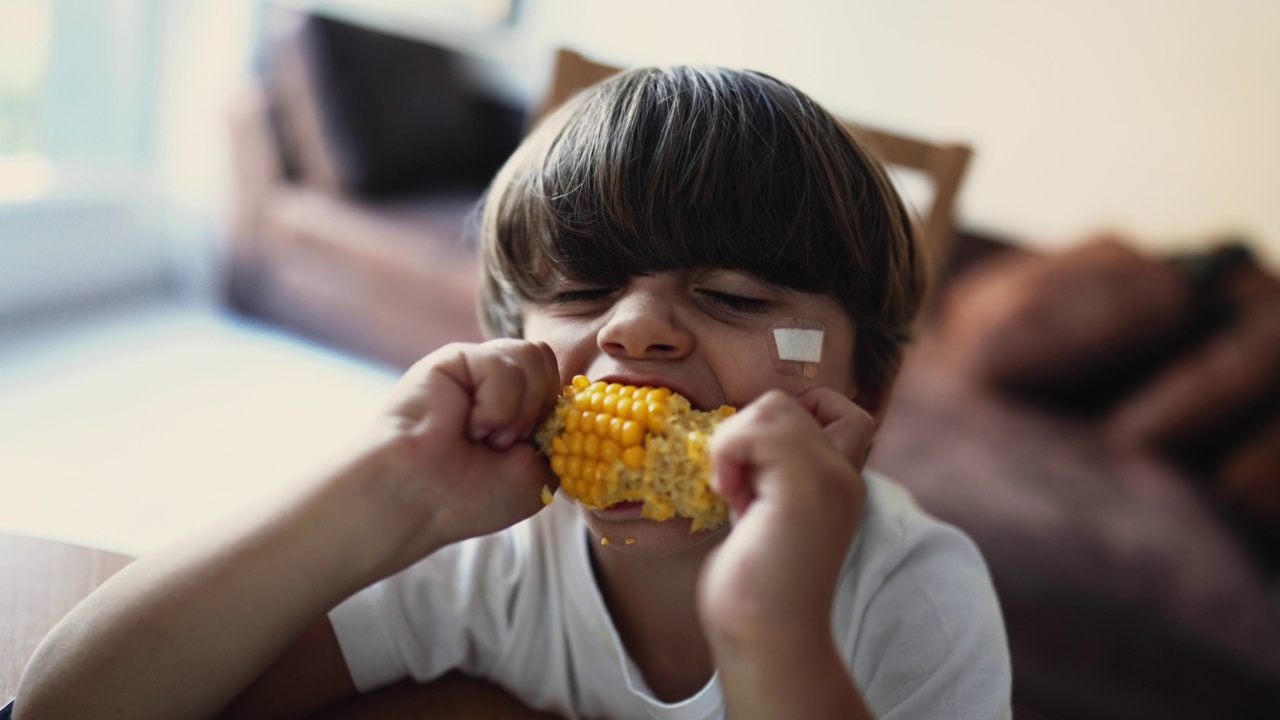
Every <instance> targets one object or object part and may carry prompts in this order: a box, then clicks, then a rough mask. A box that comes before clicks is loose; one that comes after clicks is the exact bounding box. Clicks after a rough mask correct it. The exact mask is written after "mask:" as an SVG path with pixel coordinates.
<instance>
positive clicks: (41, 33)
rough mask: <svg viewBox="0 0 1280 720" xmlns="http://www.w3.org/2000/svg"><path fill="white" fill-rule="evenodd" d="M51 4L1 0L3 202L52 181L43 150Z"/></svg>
mask: <svg viewBox="0 0 1280 720" xmlns="http://www.w3.org/2000/svg"><path fill="white" fill-rule="evenodd" d="M51 5H52V3H51V0H0V48H3V52H0V202H3V201H6V200H18V199H29V198H32V197H38V196H40V195H42V194H44V193H46V192H48V191H49V189H50V187H51V186H52V183H53V172H52V169H51V168H50V165H49V162H48V160H47V159H45V157H44V156H43V154H42V153H43V151H44V137H43V131H42V130H43V122H42V119H43V118H42V116H43V111H44V102H43V101H44V97H43V94H44V87H45V78H46V74H47V71H48V67H49V49H50V45H51V39H52V28H53V9H52V7H51Z"/></svg>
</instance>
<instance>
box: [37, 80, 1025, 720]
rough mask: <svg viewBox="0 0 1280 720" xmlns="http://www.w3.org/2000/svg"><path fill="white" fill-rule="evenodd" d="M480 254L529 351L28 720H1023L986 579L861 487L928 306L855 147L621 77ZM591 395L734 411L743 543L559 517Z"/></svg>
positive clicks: (500, 366) (545, 162)
mask: <svg viewBox="0 0 1280 720" xmlns="http://www.w3.org/2000/svg"><path fill="white" fill-rule="evenodd" d="M481 232H482V241H483V261H484V262H483V264H484V272H485V286H484V288H485V289H484V297H483V311H484V317H485V320H486V322H487V324H488V325H489V327H490V329H491V331H493V332H494V334H497V335H501V336H507V337H508V338H510V339H504V340H495V341H491V342H489V343H484V344H481V345H452V346H448V347H446V348H443V349H441V350H439V351H437V352H435V353H432V354H431V355H429V356H428V357H427V358H424V359H423V360H422V361H421V362H419V363H418V364H417V365H416V366H415V367H414V368H413V369H411V370H410V371H409V372H408V373H407V374H406V376H405V378H404V379H403V380H402V381H401V383H400V384H399V385H398V386H397V389H396V391H395V393H394V398H393V400H392V402H391V403H390V404H389V406H388V408H387V410H386V412H385V413H384V415H383V416H382V417H381V418H380V419H379V420H378V421H377V422H376V423H375V425H374V427H373V428H372V429H371V430H370V432H369V434H368V435H367V436H366V437H364V438H362V439H361V440H360V441H359V442H358V443H356V444H355V445H354V446H353V447H352V448H351V449H348V450H347V451H345V452H342V453H340V454H339V455H338V456H337V457H336V458H335V460H334V461H333V462H332V463H331V465H330V466H329V467H328V468H326V469H324V470H322V471H320V472H318V473H316V475H315V476H314V477H312V478H309V479H307V480H305V481H303V482H301V483H299V484H298V485H296V486H295V487H292V488H290V489H288V490H287V491H285V492H283V493H281V494H280V495H279V496H277V497H276V498H275V499H274V500H273V501H271V502H268V503H266V504H265V505H264V506H263V507H261V508H258V509H255V510H253V511H252V512H249V513H246V514H245V515H244V516H242V517H239V518H235V519H234V520H232V521H229V522H228V523H226V524H224V525H221V526H219V527H216V528H211V529H209V530H206V531H204V532H202V533H201V534H199V535H197V536H195V537H193V538H192V539H190V540H187V541H185V542H183V543H181V544H179V545H177V546H175V547H173V548H170V549H168V550H166V551H163V552H161V553H157V554H156V555H154V556H150V557H147V558H143V559H142V560H139V561H138V562H137V563H135V564H134V565H132V566H130V567H129V568H127V569H126V570H125V571H123V572H121V573H120V574H119V575H118V576H117V577H116V578H113V580H112V581H111V582H109V583H108V584H106V585H104V586H103V588H101V589H100V590H99V591H98V592H97V593H95V594H94V595H93V596H92V597H91V598H90V599H89V600H87V601H86V602H85V603H84V604H83V605H82V606H81V607H80V608H79V609H77V610H76V611H75V612H73V613H72V615H70V616H69V617H68V619H67V620H66V621H64V622H63V623H62V624H61V625H60V626H59V628H57V629H56V630H55V631H54V632H53V633H52V634H51V635H50V638H49V639H48V640H47V641H46V643H45V644H44V645H43V646H42V648H41V650H40V651H39V652H38V653H37V656H36V657H35V658H34V659H33V661H32V663H31V666H30V667H29V669H28V671H27V674H26V676H25V677H24V682H23V685H22V687H21V688H20V691H19V697H18V704H17V706H16V709H17V711H18V713H19V715H18V717H19V718H24V719H26V718H38V717H87V716H90V715H91V714H93V711H99V712H101V711H103V710H104V709H110V710H112V711H118V713H119V717H166V718H176V717H200V716H210V715H214V714H216V713H217V712H219V711H220V710H224V709H225V708H227V705H228V703H229V702H232V701H233V699H235V698H237V696H239V698H240V699H239V700H238V701H236V704H234V705H233V706H232V707H231V709H227V710H225V713H226V714H227V715H228V716H248V715H249V714H250V712H251V710H252V708H253V707H254V706H255V705H258V704H265V705H268V706H270V707H271V708H272V711H273V712H276V711H278V713H279V714H280V715H283V716H300V715H304V714H306V713H308V712H312V711H314V710H317V709H319V708H322V707H325V706H327V705H329V704H331V703H333V702H335V701H337V700H339V699H341V698H342V697H344V696H346V695H348V694H350V693H351V692H352V691H353V690H354V689H355V688H359V689H360V690H368V689H371V688H374V687H377V686H379V685H382V684H385V683H389V682H392V681H395V680H398V679H401V678H403V677H407V676H412V677H414V678H416V679H419V680H427V679H430V678H433V677H436V676H438V675H440V674H442V673H444V672H446V671H449V670H453V669H461V670H464V671H466V672H469V673H472V674H476V675H480V676H482V677H486V678H489V679H491V680H493V681H494V682H496V683H497V684H499V685H501V686H503V687H505V688H506V689H507V690H508V691H509V692H511V693H512V694H514V695H515V696H516V697H517V698H519V699H520V700H521V701H523V702H524V703H525V704H527V705H529V706H530V707H533V708H537V709H540V710H545V711H549V712H553V713H556V714H560V715H565V716H571V717H592V718H594V717H663V718H710V717H723V716H726V715H728V716H731V717H733V718H735V720H740V719H741V718H752V717H760V718H779V717H805V718H815V717H841V718H849V717H853V718H860V717H861V718H867V717H918V718H947V717H951V718H964V719H965V720H969V719H971V718H997V717H1005V716H1007V714H1008V711H1009V684H1010V677H1009V665H1008V654H1007V648H1006V643H1005V638H1004V631H1003V626H1002V624H1001V619H1000V615H999V610H998V607H997V604H996V600H995V597H994V593H993V591H992V588H991V585H990V580H989V578H988V576H987V573H986V569H985V566H984V565H983V563H982V560H981V558H980V557H979V555H978V554H977V552H976V550H975V549H974V548H973V546H972V544H971V543H969V542H968V540H967V539H966V538H964V537H963V536H962V535H961V534H960V533H958V532H957V531H955V530H954V529H951V528H947V527H945V526H942V525H940V524H938V523H936V522H934V521H932V520H930V519H929V518H927V517H926V516H924V515H923V514H922V513H921V512H920V511H919V510H918V509H916V508H915V507H914V505H913V504H912V503H911V501H910V499H909V498H908V497H907V496H906V495H905V493H904V492H903V491H902V490H901V489H899V488H897V487H896V486H894V485H893V484H892V483H890V482H889V481H887V480H884V479H882V478H878V477H876V476H875V475H873V474H870V473H867V474H863V473H861V468H862V463H863V461H864V459H865V457H866V453H867V448H868V445H869V443H870V438H871V435H872V433H873V430H874V426H875V423H876V421H877V419H878V418H879V417H880V415H881V414H882V413H883V411H884V408H885V405H886V401H887V397H888V394H889V390H890V388H891V386H892V382H893V378H894V374H895V372H896V368H897V365H898V361H899V357H900V347H901V344H902V342H903V341H904V340H905V338H906V335H907V332H908V329H909V326H910V323H911V321H912V319H913V317H914V315H915V312H916V310H917V307H918V305H919V302H920V296H921V292H922V286H923V280H922V270H921V260H920V258H919V256H918V254H917V250H916V248H915V247H914V239H913V235H912V232H911V229H910V224H909V222H908V219H907V214H906V212H905V211H904V209H903V206H902V204H901V202H900V201H899V199H898V198H897V196H896V194H895V193H894V191H893V190H892V188H891V186H890V185H889V183H888V182H887V181H886V179H885V177H884V175H883V173H882V171H881V170H880V169H879V168H878V167H877V166H876V164H875V163H874V162H873V161H872V160H871V159H870V158H869V157H868V156H867V155H866V154H865V153H864V151H863V150H861V149H860V147H859V146H858V145H857V143H856V142H854V141H853V140H852V139H851V138H850V137H849V136H848V135H847V133H846V132H845V131H844V130H843V129H842V128H841V126H840V125H839V123H838V122H837V121H836V120H834V119H833V118H832V117H831V116H830V115H828V114H827V113H826V112H825V111H824V110H822V109H821V108H819V107H818V106H817V105H816V104H814V103H813V102H812V101H811V100H810V99H808V98H807V97H805V96H804V95H803V94H801V93H799V92H798V91H796V90H795V89H794V88H791V87H790V86H788V85H785V84H783V83H780V82H778V81H776V80H774V79H772V78H769V77H767V76H764V75H760V74H755V73H747V72H734V71H727V70H716V69H712V70H700V69H691V68H672V69H645V70H637V71H633V72H629V73H624V74H622V75H620V76H617V77H615V78H613V79H610V80H608V81H606V82H604V83H602V84H600V85H599V86H597V87H595V88H593V89H592V90H590V91H588V92H587V93H585V94H583V95H580V96H579V97H577V98H575V99H574V100H573V101H571V102H570V103H568V104H567V105H566V106H565V107H563V108H562V109H560V110H559V111H557V112H556V113H555V114H554V115H553V116H552V117H550V118H549V119H548V120H547V121H546V122H545V123H543V124H542V125H541V126H540V127H539V128H538V129H536V130H535V131H534V132H533V133H532V134H531V135H530V137H529V138H528V139H527V140H526V142H525V143H524V144H523V145H522V146H521V148H520V149H519V150H517V152H516V154H515V155H514V156H513V157H512V159H511V160H510V161H509V162H508V163H507V165H506V166H505V167H504V168H503V169H502V171H500V172H499V174H498V176H497V177H496V178H495V180H494V183H493V185H492V186H491V188H490V190H489V193H488V195H487V198H486V205H485V209H484V219H483V227H482V230H481ZM778 327H801V328H803V329H807V330H814V331H817V332H818V333H819V335H818V337H820V338H821V347H820V350H821V354H820V356H816V355H815V356H806V357H804V358H802V359H801V360H800V361H798V362H797V361H795V360H793V359H791V358H790V356H788V355H786V354H785V353H783V352H782V347H781V345H780V344H779V343H778V341H777V339H776V338H777V337H778V336H777V335H776V334H774V333H773V330H775V329H777V328H778ZM579 374H582V375H587V376H588V377H590V378H591V379H593V380H606V381H609V382H619V383H623V384H633V385H654V386H659V385H660V386H666V387H670V388H672V389H673V390H675V391H676V392H679V393H681V394H683V395H685V396H686V397H688V398H689V399H690V400H691V402H692V403H693V404H694V406H695V407H698V408H703V409H706V408H713V407H716V406H718V405H720V404H729V405H733V406H736V407H738V408H740V411H739V412H738V413H737V414H736V415H735V416H734V417H732V418H730V419H729V420H727V421H726V422H725V423H724V424H723V425H722V426H721V428H720V429H719V430H717V432H716V433H715V435H714V436H713V440H712V462H713V466H714V478H713V481H712V483H713V487H714V488H715V489H716V490H717V491H718V492H720V493H721V494H722V495H723V496H724V497H725V498H726V499H727V500H728V502H729V505H730V507H731V516H732V522H731V523H730V524H728V525H725V526H722V527H719V528H717V529H714V530H706V531H698V532H691V527H690V524H689V522H688V520H687V519H682V518H679V517H677V518H675V519H672V520H668V521H666V522H655V521H653V520H649V519H647V518H645V517H643V516H641V515H640V513H639V511H638V510H637V509H636V508H635V507H634V506H629V505H626V504H621V505H617V506H613V507H610V508H606V509H603V510H591V509H587V508H584V507H581V506H578V505H577V504H576V503H573V502H572V501H571V500H569V499H568V498H565V497H564V496H563V493H561V494H560V497H558V498H557V499H556V501H555V502H554V503H552V504H551V506H550V507H549V508H546V509H543V504H542V502H541V500H540V491H541V489H542V488H543V486H544V485H549V486H551V487H555V478H554V476H552V475H551V473H550V471H549V470H548V467H547V463H546V461H545V459H543V458H541V457H540V456H538V455H537V453H536V452H535V451H534V449H533V448H532V446H531V445H530V444H529V443H528V442H526V440H527V439H528V438H529V437H530V436H531V435H532V433H533V432H534V430H535V429H536V428H537V427H538V425H539V424H540V423H541V422H542V421H543V420H544V419H545V418H546V417H547V416H548V415H549V413H550V412H551V409H552V407H553V405H554V403H555V401H556V397H557V395H558V392H559V390H560V388H561V387H562V385H564V384H565V383H567V382H568V381H569V379H570V378H572V377H573V376H575V375H579ZM604 538H614V539H615V540H617V539H620V538H626V539H627V541H626V542H616V541H615V542H611V543H609V544H602V540H603V539H604ZM335 606H336V607H335ZM255 680H256V683H255V684H254V686H253V687H251V688H249V690H247V691H246V689H245V688H246V687H248V686H250V684H251V683H254V682H255ZM23 713H27V714H23ZM103 714H108V713H103Z"/></svg>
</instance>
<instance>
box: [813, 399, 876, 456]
mask: <svg viewBox="0 0 1280 720" xmlns="http://www.w3.org/2000/svg"><path fill="white" fill-rule="evenodd" d="M796 402H798V403H799V404H800V406H801V407H803V408H804V409H805V410H808V411H809V414H811V415H812V416H813V417H814V419H816V420H817V421H818V424H819V425H821V426H822V429H823V431H824V432H825V433H826V434H827V438H828V439H830V440H831V443H832V444H833V445H835V447H836V450H838V451H839V452H840V454H841V455H842V456H844V458H845V459H847V460H848V461H849V462H850V463H852V464H853V466H854V467H856V468H858V469H859V470H861V469H862V467H863V465H865V464H866V461H867V453H868V452H870V449H871V439H872V437H873V436H874V435H875V418H873V417H872V416H871V414H870V413H868V412H867V411H866V409H865V408H863V407H862V406H861V405H858V404H857V403H855V402H854V401H853V400H851V399H850V398H848V397H845V396H844V395H841V394H840V393H838V392H836V391H835V390H832V389H830V388H826V387H813V388H809V389H808V390H805V391H804V392H802V393H800V394H799V395H797V396H796Z"/></svg>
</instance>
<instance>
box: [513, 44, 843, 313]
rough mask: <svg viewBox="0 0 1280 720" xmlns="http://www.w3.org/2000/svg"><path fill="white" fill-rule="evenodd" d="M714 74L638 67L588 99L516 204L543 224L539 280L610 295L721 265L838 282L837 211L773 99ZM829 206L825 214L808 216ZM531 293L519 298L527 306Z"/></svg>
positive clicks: (816, 282) (804, 285)
mask: <svg viewBox="0 0 1280 720" xmlns="http://www.w3.org/2000/svg"><path fill="white" fill-rule="evenodd" d="M737 77H738V76H737V75H735V74H728V73H724V72H721V71H717V70H702V69H697V68H676V69H673V70H670V71H656V70H642V71H637V72H633V73H630V74H626V75H623V76H621V77H619V78H618V79H617V80H616V81H615V82H613V83H609V84H606V85H605V86H602V87H601V88H599V89H598V90H597V92H596V96H595V97H593V98H591V99H590V101H589V102H586V103H584V104H582V105H580V106H579V107H577V108H576V109H575V112H576V114H577V115H578V116H579V117H576V118H574V119H573V120H571V121H570V122H568V123H567V125H566V126H565V130H564V132H563V133H561V134H560V136H559V137H557V138H556V139H555V140H554V141H553V142H552V144H551V146H550V148H549V149H548V151H547V152H546V154H545V155H544V156H543V158H542V161H541V164H540V167H537V168H536V169H535V168H529V170H530V171H531V172H535V173H536V180H537V182H536V184H537V192H536V193H533V194H530V195H528V196H526V198H525V201H526V202H528V203H530V204H531V205H533V206H535V207H531V208H529V213H528V214H532V215H534V216H537V217H538V218H539V219H540V221H541V222H539V223H538V225H539V226H540V232H539V233H538V234H539V235H541V237H537V238H530V239H531V240H534V241H535V242H534V244H536V245H538V246H539V250H538V252H537V255H538V257H539V258H540V262H539V265H540V266H541V267H539V270H540V271H541V272H537V273H528V274H524V275H525V277H526V278H529V279H531V280H533V281H534V282H536V283H538V284H545V282H546V280H547V279H548V278H549V277H551V276H556V275H558V276H563V277H567V278H570V279H573V280H576V281H584V282H600V283H604V284H620V283H622V282H625V281H626V280H627V279H628V278H631V277H634V276H637V275H641V274H645V273H651V272H658V271H662V270H669V269H676V268H693V267H723V268H728V269H734V270H742V271H745V272H750V273H752V274H755V275H757V276H759V277H762V278H764V279H766V280H768V281H770V282H774V283H777V284H779V285H784V286H786V287H790V288H793V289H797V290H801V291H806V292H829V291H830V290H831V289H832V288H833V287H834V286H835V285H836V283H837V282H840V281H842V280H847V279H848V272H849V270H850V265H849V264H842V265H843V267H842V266H841V265H840V264H838V265H833V264H832V263H831V259H832V258H840V257H844V256H847V255H848V243H847V242H846V240H845V234H844V233H845V230H846V229H845V228H842V227H841V224H842V223H841V222H840V221H839V219H838V218H836V217H834V216H833V214H834V212H835V211H836V207H837V206H838V205H839V203H837V202H835V201H834V200H833V199H831V198H822V197H820V196H821V195H822V194H823V193H824V189H825V188H826V187H828V185H829V182H828V181H827V179H826V178H823V177H815V176H814V174H813V173H806V172H804V171H803V170H804V169H805V168H811V167H812V166H813V165H814V163H813V162H812V161H811V159H812V158H813V157H820V153H819V152H817V150H818V149H817V148H812V147H807V146H806V143H805V141H806V140H812V139H813V138H812V136H810V137H806V136H804V135H803V134H801V133H798V132H797V129H798V128H796V127H795V126H793V125H791V124H789V123H786V122H785V120H784V118H785V116H780V114H779V113H777V112H774V111H773V107H772V106H774V105H776V104H777V103H778V102H780V101H789V102H791V103H795V102H796V100H797V98H796V96H795V95H794V94H793V93H790V92H789V91H787V90H786V89H785V88H783V87H782V86H781V85H778V86H777V87H771V86H770V84H769V83H768V82H765V83H763V85H764V87H766V88H769V89H773V90H775V91H777V92H780V93H784V94H785V97H782V98H778V97H771V96H770V93H766V92H764V91H762V90H761V85H762V83H761V82H760V76H757V77H756V78H755V82H753V83H750V84H748V83H742V82H737V81H736V80H737ZM815 206H816V207H818V208H830V211H828V212H815ZM537 289H538V288H534V287H529V288H525V290H526V294H528V295H530V296H536V294H537Z"/></svg>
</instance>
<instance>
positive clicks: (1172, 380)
mask: <svg viewBox="0 0 1280 720" xmlns="http://www.w3.org/2000/svg"><path fill="white" fill-rule="evenodd" d="M1276 367H1280V323H1277V322H1275V321H1274V320H1273V319H1269V318H1266V317H1263V315H1262V313H1257V312H1255V313H1251V314H1250V315H1248V316H1245V317H1242V318H1240V320H1239V321H1238V322H1237V324H1235V325H1234V326H1232V327H1229V328H1227V329H1226V330H1224V331H1223V332H1221V333H1219V334H1218V335H1216V336H1214V337H1213V338H1211V339H1210V340H1208V341H1207V342H1206V344H1205V345H1204V346H1202V347H1201V348H1199V349H1198V350H1196V351H1194V352H1193V353H1191V354H1189V355H1188V356H1186V357H1185V358H1183V359H1181V360H1178V361H1176V362H1175V363H1174V365H1173V366H1172V367H1170V368H1168V369H1167V370H1165V371H1163V372H1161V373H1160V374H1159V375H1158V376H1157V377H1156V379H1155V380H1153V381H1152V382H1150V383H1149V384H1148V385H1147V386H1146V387H1145V388H1143V389H1142V390H1140V391H1139V392H1138V393H1137V394H1136V395H1134V396H1133V397H1132V398H1131V399H1130V400H1128V401H1126V402H1125V403H1124V404H1123V405H1122V406H1121V407H1120V408H1119V409H1118V410H1117V412H1116V413H1115V414H1114V415H1113V416H1112V418H1111V420H1110V422H1109V430H1110V432H1111V433H1112V434H1113V435H1114V436H1115V437H1118V438H1120V439H1122V440H1125V441H1127V442H1130V443H1134V444H1143V443H1154V444H1160V443H1167V442H1170V441H1173V440H1177V439H1180V438H1185V437H1188V436H1189V435H1190V434H1192V433H1195V432H1196V431H1197V430H1200V429H1202V428H1204V427H1207V426H1210V425H1212V424H1214V423H1217V422H1220V421H1222V420H1224V419H1226V418H1228V417H1229V416H1231V415H1232V414H1234V413H1235V412H1237V411H1240V410H1243V409H1246V408H1247V407H1248V406H1249V405H1250V403H1251V402H1252V401H1253V400H1254V399H1255V398H1257V397H1258V396H1259V394H1260V393H1263V392H1265V390H1266V389H1267V388H1269V387H1271V386H1273V385H1275V383H1276V382H1277V378H1276V371H1275V368H1276Z"/></svg>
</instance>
